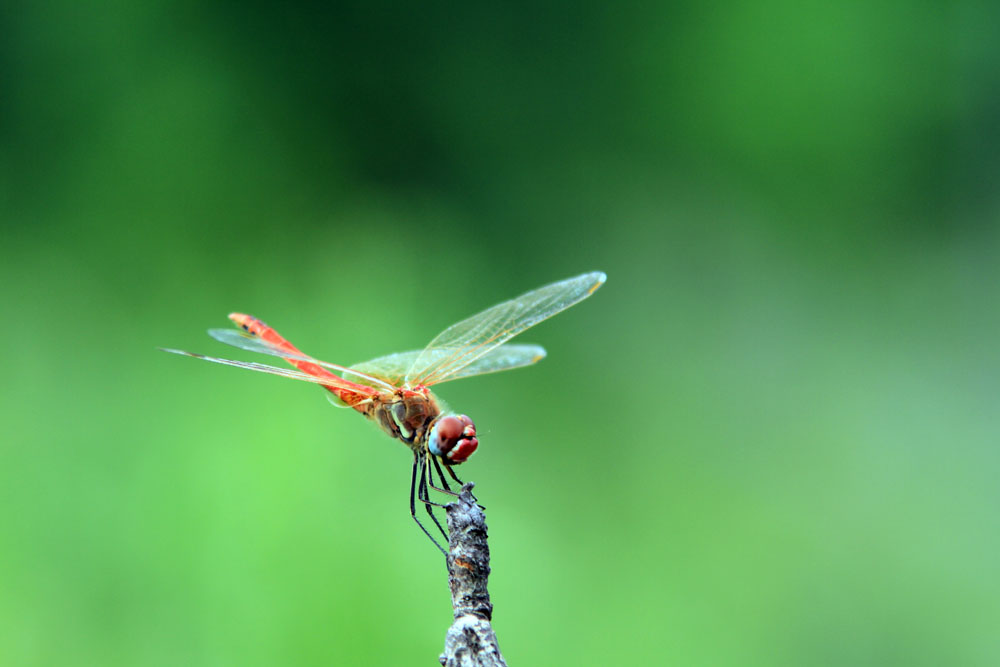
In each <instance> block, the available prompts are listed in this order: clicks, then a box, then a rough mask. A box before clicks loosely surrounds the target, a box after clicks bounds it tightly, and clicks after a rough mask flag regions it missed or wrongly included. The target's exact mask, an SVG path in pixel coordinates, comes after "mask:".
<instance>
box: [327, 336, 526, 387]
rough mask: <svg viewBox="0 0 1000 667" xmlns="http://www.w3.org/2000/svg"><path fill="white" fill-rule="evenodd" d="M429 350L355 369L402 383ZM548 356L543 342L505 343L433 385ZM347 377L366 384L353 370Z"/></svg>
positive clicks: (443, 354) (400, 354)
mask: <svg viewBox="0 0 1000 667" xmlns="http://www.w3.org/2000/svg"><path fill="white" fill-rule="evenodd" d="M427 353H428V350H411V351H409V352H397V353H396V354H390V355H387V356H384V357H379V358H378V359H372V360H371V361H366V362H364V363H361V364H355V365H354V366H352V368H353V369H355V370H358V371H361V372H363V373H370V374H372V375H378V376H379V377H383V378H385V379H387V380H390V381H392V382H398V383H402V382H403V381H404V380H405V375H406V371H407V370H408V369H409V368H410V367H411V366H412V365H413V362H414V361H416V359H417V358H418V357H419V356H420V355H421V354H427ZM450 354H451V352H450V351H448V350H433V351H430V353H429V356H430V357H437V356H440V357H441V358H442V359H443V358H445V357H447V356H448V355H450ZM544 358H545V349H544V348H543V347H541V346H540V345H501V346H500V347H498V348H496V349H493V350H491V351H489V352H487V353H486V354H484V355H483V356H482V357H480V358H479V359H476V360H475V361H473V362H472V363H470V364H468V365H467V366H464V367H463V368H461V369H460V370H458V371H456V372H454V373H451V374H449V375H447V376H446V377H444V378H442V379H440V380H436V381H434V382H430V383H429V384H439V383H441V382H445V381H448V380H457V379H458V378H465V377H471V376H473V375H485V374H486V373H497V372H499V371H506V370H511V369H513V368H520V367H522V366H530V365H531V364H533V363H535V362H538V361H541V360H542V359H544ZM344 378H346V379H348V380H351V381H354V382H360V383H362V384H364V379H363V378H361V377H359V376H357V375H352V374H351V372H347V373H344Z"/></svg>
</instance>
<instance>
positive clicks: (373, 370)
mask: <svg viewBox="0 0 1000 667" xmlns="http://www.w3.org/2000/svg"><path fill="white" fill-rule="evenodd" d="M420 353H421V350H411V351H409V352H396V353H395V354H387V355H385V356H384V357H378V358H377V359H371V360H369V361H365V362H362V363H360V364H353V365H352V366H351V370H349V371H347V372H345V373H344V377H345V378H346V379H348V380H351V381H352V382H360V383H362V384H364V383H365V378H364V375H369V376H377V377H380V378H382V379H384V380H386V381H387V382H390V383H392V384H394V385H396V386H401V385H402V384H403V381H404V378H405V377H406V371H408V370H409V369H410V366H412V365H413V362H414V361H415V360H416V359H417V357H419V356H420ZM354 371H357V372H354ZM359 374H361V375H359Z"/></svg>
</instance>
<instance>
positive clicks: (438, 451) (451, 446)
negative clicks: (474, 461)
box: [428, 415, 479, 463]
mask: <svg viewBox="0 0 1000 667" xmlns="http://www.w3.org/2000/svg"><path fill="white" fill-rule="evenodd" d="M478 446H479V440H478V439H477V438H476V426H475V424H473V423H472V420H471V419H469V418H468V417H466V416H465V415H448V416H446V417H441V418H440V419H438V420H437V421H436V422H435V423H434V426H433V427H432V428H431V434H430V438H429V440H428V448H429V449H430V451H431V453H432V454H435V455H436V456H440V457H442V458H444V459H445V460H446V461H447V462H449V463H462V462H463V461H465V460H466V459H467V458H469V457H470V456H472V453H473V452H474V451H476V448H477V447H478Z"/></svg>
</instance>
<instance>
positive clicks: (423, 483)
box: [417, 458, 448, 540]
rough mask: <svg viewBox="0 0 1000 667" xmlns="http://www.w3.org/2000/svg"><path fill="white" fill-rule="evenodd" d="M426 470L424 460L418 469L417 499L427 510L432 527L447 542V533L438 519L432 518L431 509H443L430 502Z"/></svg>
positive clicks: (425, 460) (432, 512) (425, 461)
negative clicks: (439, 532) (434, 527)
mask: <svg viewBox="0 0 1000 667" xmlns="http://www.w3.org/2000/svg"><path fill="white" fill-rule="evenodd" d="M427 470H428V467H427V459H426V458H424V459H423V465H421V467H420V484H419V485H417V498H418V499H419V500H420V502H422V503H423V504H424V509H426V510H427V514H428V515H429V516H430V517H431V521H433V522H434V525H435V526H437V527H438V530H439V531H441V534H442V535H443V536H444V539H446V540H447V539H448V532H447V531H446V530H445V529H444V528H443V527H442V526H441V523H440V522H439V521H438V518H437V517H436V516H434V510H433V509H431V508H432V507H444V505H442V504H440V503H436V502H434V501H432V500H431V495H430V491H428V490H427Z"/></svg>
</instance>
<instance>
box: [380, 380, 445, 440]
mask: <svg viewBox="0 0 1000 667" xmlns="http://www.w3.org/2000/svg"><path fill="white" fill-rule="evenodd" d="M440 414H441V408H440V407H439V406H438V402H437V400H436V399H435V397H434V395H433V394H432V393H431V392H430V390H428V389H427V388H426V387H419V388H418V389H416V390H412V389H398V390H396V391H395V392H394V393H393V394H391V395H389V396H386V397H385V398H382V399H381V400H376V401H375V405H374V408H373V409H372V412H371V413H370V414H369V416H370V417H371V418H372V419H373V420H374V421H375V423H377V424H378V425H379V426H380V427H382V430H384V431H385V432H386V433H388V434H389V435H391V436H392V437H394V438H399V439H400V440H402V441H403V442H405V443H406V444H408V445H409V446H410V447H412V448H419V447H422V446H423V444H424V441H425V440H426V438H427V432H428V430H429V429H430V427H431V425H432V424H433V423H434V420H436V419H437V418H438V417H439V416H440Z"/></svg>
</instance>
